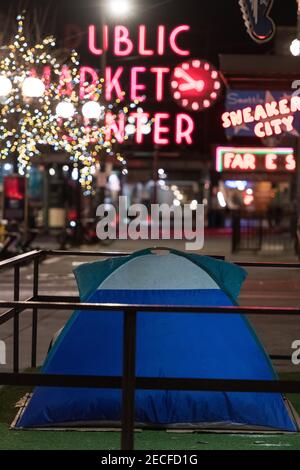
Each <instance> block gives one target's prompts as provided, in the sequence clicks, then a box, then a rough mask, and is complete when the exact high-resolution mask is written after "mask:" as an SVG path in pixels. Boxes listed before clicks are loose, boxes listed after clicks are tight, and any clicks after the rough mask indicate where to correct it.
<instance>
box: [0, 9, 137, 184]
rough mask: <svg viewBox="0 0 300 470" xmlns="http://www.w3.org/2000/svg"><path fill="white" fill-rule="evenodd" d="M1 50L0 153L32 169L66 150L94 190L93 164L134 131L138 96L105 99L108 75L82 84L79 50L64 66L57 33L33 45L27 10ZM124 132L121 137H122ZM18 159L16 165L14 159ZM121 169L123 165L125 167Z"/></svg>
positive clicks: (26, 170)
mask: <svg viewBox="0 0 300 470" xmlns="http://www.w3.org/2000/svg"><path fill="white" fill-rule="evenodd" d="M2 51H3V52H2V55H0V104H1V106H0V146H1V148H0V158H1V159H5V158H7V157H8V156H9V155H12V156H13V157H14V159H15V169H16V167H17V166H18V171H19V172H20V173H21V174H26V173H27V174H28V173H29V169H30V167H31V165H32V162H33V161H34V159H35V158H36V157H38V156H39V155H40V154H41V151H42V150H43V151H45V150H46V149H45V147H48V148H52V149H54V150H55V151H65V152H67V154H69V156H70V161H71V162H72V164H73V166H74V167H75V168H77V169H78V171H79V179H80V183H81V185H82V187H83V189H84V191H85V192H86V193H89V192H90V191H91V190H92V180H93V173H94V172H95V164H96V163H97V162H100V164H101V162H102V161H103V160H105V156H106V155H109V156H112V155H115V156H116V157H117V160H118V161H119V162H121V163H122V164H123V165H124V164H126V161H125V159H124V158H123V157H122V156H121V154H120V152H119V151H118V144H119V143H120V140H122V139H124V140H126V139H127V138H128V135H129V134H131V133H132V129H129V131H130V132H128V133H127V132H126V129H128V127H129V128H130V127H133V126H132V125H131V126H128V124H127V125H126V123H127V118H126V115H127V114H128V113H129V110H133V109H134V108H137V107H138V105H139V101H138V100H135V102H133V103H130V105H121V101H120V99H116V101H115V102H113V103H107V102H106V101H105V100H104V99H102V93H103V89H104V79H102V78H100V79H99V80H97V81H95V82H94V83H93V84H89V83H87V82H85V83H81V80H82V77H81V75H80V64H79V60H78V54H77V52H76V51H72V52H71V53H68V57H65V58H64V62H63V65H62V64H61V61H60V60H58V58H57V49H56V42H55V38H54V37H52V36H51V37H46V38H45V39H43V40H41V42H39V43H38V44H35V45H33V46H32V45H31V44H30V43H29V40H28V39H27V38H26V36H25V32H24V15H19V16H18V17H17V33H16V34H15V36H14V39H13V41H12V43H11V44H10V45H8V46H5V47H3V48H2ZM121 134H122V137H120V136H121ZM17 162H18V165H17V164H16V163H17ZM123 170H125V168H124V166H123Z"/></svg>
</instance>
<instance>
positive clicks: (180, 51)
mask: <svg viewBox="0 0 300 470" xmlns="http://www.w3.org/2000/svg"><path fill="white" fill-rule="evenodd" d="M189 30H190V27H189V26H188V25H182V26H177V28H175V29H173V31H172V33H171V34H170V46H171V49H172V51H173V52H175V54H177V55H185V56H186V55H190V51H187V50H184V49H180V47H178V45H177V36H178V35H179V34H180V33H183V32H184V31H189Z"/></svg>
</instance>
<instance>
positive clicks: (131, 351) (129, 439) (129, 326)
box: [121, 310, 136, 450]
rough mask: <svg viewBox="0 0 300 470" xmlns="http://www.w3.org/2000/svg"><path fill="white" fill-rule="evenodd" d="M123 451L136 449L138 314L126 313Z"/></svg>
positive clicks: (133, 312)
mask: <svg viewBox="0 0 300 470" xmlns="http://www.w3.org/2000/svg"><path fill="white" fill-rule="evenodd" d="M123 331H124V334H123V381H122V432H121V450H133V449H134V415H135V406H134V404H135V403H134V402H135V379H136V377H135V362H136V312H135V311H133V310H128V311H125V312H124V328H123Z"/></svg>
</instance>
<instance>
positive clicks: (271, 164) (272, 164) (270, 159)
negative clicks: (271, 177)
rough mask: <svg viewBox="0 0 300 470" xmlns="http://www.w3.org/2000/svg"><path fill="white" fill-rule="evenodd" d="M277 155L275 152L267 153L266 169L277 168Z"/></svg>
mask: <svg viewBox="0 0 300 470" xmlns="http://www.w3.org/2000/svg"><path fill="white" fill-rule="evenodd" d="M276 162H277V155H276V154H275V153H268V154H267V155H266V169H267V170H277V163H276Z"/></svg>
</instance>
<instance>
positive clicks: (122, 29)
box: [114, 26, 133, 56]
mask: <svg viewBox="0 0 300 470" xmlns="http://www.w3.org/2000/svg"><path fill="white" fill-rule="evenodd" d="M114 42H115V48H114V53H115V55H117V56H127V55H130V54H131V53H132V51H133V42H132V41H131V39H130V38H129V29H128V28H126V26H116V27H115V41H114ZM122 44H124V45H125V48H123V49H122V48H121V45H122Z"/></svg>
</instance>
